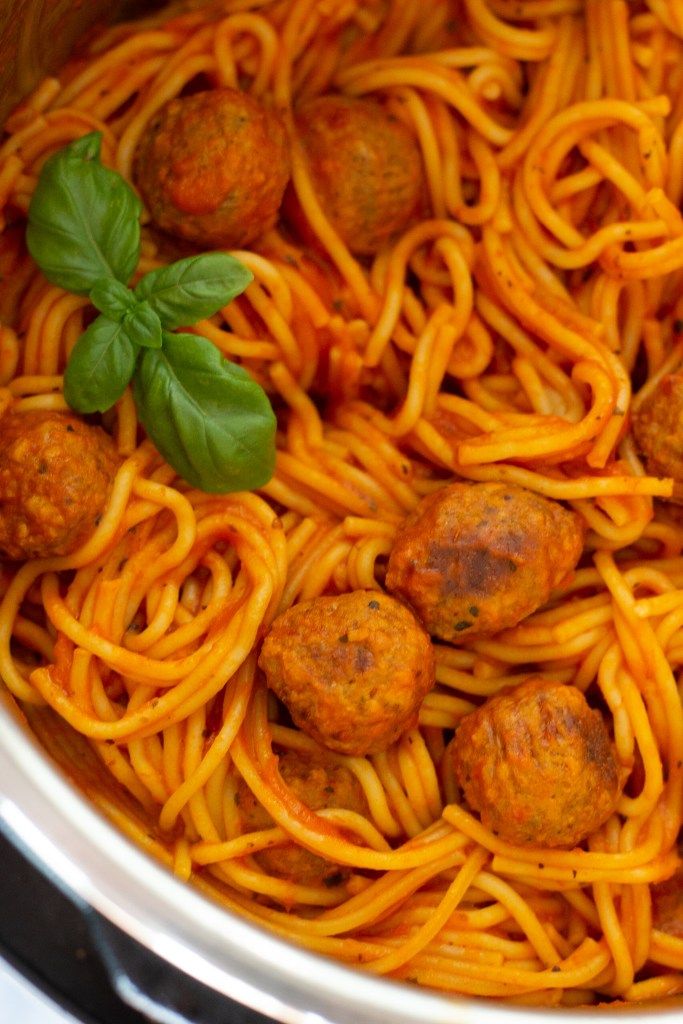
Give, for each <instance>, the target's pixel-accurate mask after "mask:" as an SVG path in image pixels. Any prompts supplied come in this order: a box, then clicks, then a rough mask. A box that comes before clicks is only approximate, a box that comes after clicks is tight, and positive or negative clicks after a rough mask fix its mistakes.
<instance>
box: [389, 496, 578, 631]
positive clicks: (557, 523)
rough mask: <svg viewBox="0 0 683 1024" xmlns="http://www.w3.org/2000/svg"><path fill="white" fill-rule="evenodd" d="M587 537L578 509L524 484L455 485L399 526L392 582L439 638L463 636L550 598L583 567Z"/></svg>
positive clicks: (510, 622) (499, 625)
mask: <svg viewBox="0 0 683 1024" xmlns="http://www.w3.org/2000/svg"><path fill="white" fill-rule="evenodd" d="M583 536H584V530H583V526H582V521H581V519H580V518H579V516H577V515H576V513H574V512H569V511H567V510H566V509H564V508H563V507H562V506H561V505H559V504H558V503H557V502H555V501H551V500H549V499H548V498H543V497H540V496H539V495H538V494H534V493H532V492H531V491H527V490H525V489H524V488H522V487H515V486H509V485H507V484H497V483H490V484H470V483H456V484H450V485H448V486H447V487H443V488H441V489H440V490H438V491H435V492H434V493H433V494H430V495H429V497H427V498H424V499H423V500H422V501H421V502H420V504H419V505H418V506H417V508H416V509H415V511H414V512H413V513H412V514H411V515H410V516H409V517H408V518H407V519H406V521H405V522H404V524H403V526H402V527H401V528H400V529H399V531H398V534H397V536H396V539H395V541H394V545H393V549H392V551H391V555H390V556H389V564H388V568H387V577H386V586H387V589H388V590H390V591H391V592H392V593H394V594H396V595H397V596H398V597H400V598H402V599H403V600H404V601H407V602H408V603H409V604H410V605H411V606H412V607H413V608H414V609H415V611H416V612H417V614H418V616H419V618H420V619H422V622H423V623H424V625H425V627H426V628H427V630H428V631H429V632H430V633H431V634H432V635H433V636H437V637H440V638H441V639H442V640H450V641H456V642H457V641H461V642H462V641H463V640H465V639H470V638H471V637H473V636H481V635H482V634H488V633H495V632H497V631H498V630H501V629H505V628H507V627H509V626H515V625H517V623H518V622H520V620H521V619H523V618H525V617H526V616H527V615H530V614H531V613H532V612H533V611H535V610H536V609H537V608H538V607H540V605H542V604H544V603H545V602H546V601H547V600H548V597H549V596H550V591H551V589H552V588H553V587H556V586H557V585H558V584H559V583H561V582H562V581H563V580H564V579H565V578H566V577H567V575H568V574H569V573H570V572H571V570H572V569H573V568H574V567H575V565H576V563H577V561H578V559H579V556H580V554H581V550H582V547H583Z"/></svg>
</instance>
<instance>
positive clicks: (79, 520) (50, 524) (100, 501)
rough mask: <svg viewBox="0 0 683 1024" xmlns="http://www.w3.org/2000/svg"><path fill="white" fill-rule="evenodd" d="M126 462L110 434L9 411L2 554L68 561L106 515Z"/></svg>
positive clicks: (3, 437) (0, 429)
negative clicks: (117, 476)
mask: <svg viewBox="0 0 683 1024" xmlns="http://www.w3.org/2000/svg"><path fill="white" fill-rule="evenodd" d="M118 464H119V459H118V456H117V454H116V449H115V447H114V444H113V442H112V440H111V438H110V437H109V435H108V434H105V432H104V431H103V430H101V429H100V428H99V427H90V426H88V425H87V424H86V423H84V422H83V421H82V420H81V419H79V418H78V417H77V416H72V415H69V414H67V413H61V412H43V411H33V412H15V411H10V412H8V413H6V415H5V416H3V418H2V420H0V551H3V552H4V553H5V555H7V556H8V557H9V558H47V557H49V556H52V555H68V554H70V553H71V552H72V551H74V550H75V549H76V548H77V547H79V546H80V545H81V544H83V543H84V542H85V541H86V540H87V539H88V537H89V536H90V534H91V533H92V532H93V530H94V529H95V526H96V523H97V519H98V517H99V516H100V515H101V513H102V511H103V509H104V507H105V505H106V504H107V499H108V498H109V492H110V490H111V485H112V481H113V479H114V475H115V473H116V470H117V468H118Z"/></svg>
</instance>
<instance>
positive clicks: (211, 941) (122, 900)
mask: <svg viewBox="0 0 683 1024" xmlns="http://www.w3.org/2000/svg"><path fill="white" fill-rule="evenodd" d="M0 818H1V819H2V821H3V822H4V825H5V826H6V828H7V829H8V830H9V831H10V832H11V833H12V834H13V835H14V837H15V838H16V839H17V840H18V841H19V843H20V844H22V845H23V846H24V847H25V848H26V849H27V850H28V851H30V853H31V855H32V857H33V859H34V860H35V861H36V862H37V863H38V864H39V865H40V866H42V867H43V868H44V870H46V871H47V873H48V874H50V875H51V876H52V877H53V879H54V880H55V881H56V882H57V883H58V884H59V885H60V886H61V887H62V888H64V889H65V890H66V891H68V892H70V893H71V894H73V895H75V896H77V897H79V898H80V899H82V900H83V901H84V902H86V903H87V904H88V905H90V906H92V907H93V908H94V909H96V910H97V911H99V913H101V914H102V915H103V916H104V917H105V918H106V919H107V920H109V921H111V922H112V923H113V924H114V925H116V926H118V927H119V928H120V929H121V930H122V931H124V932H125V933H126V934H128V935H130V936H131V937H132V938H134V939H136V940H137V941H138V942H140V943H141V944H142V945H143V946H145V947H146V948H147V949H149V950H151V951H152V952H153V953H155V954H157V955H158V956H160V957H161V958H162V959H164V960H166V961H167V962H169V963H170V964H172V965H174V966H175V967H179V968H180V969H181V970H183V971H185V973H187V974H189V975H190V976H192V977H193V978H195V979H197V980H198V981H201V982H203V983H204V984H206V985H208V986H209V987H210V988H212V989H213V990H214V991H217V992H219V993H221V994H223V995H225V996H227V997H228V998H230V999H233V1000H236V1001H237V1002H240V1003H242V1004H244V1005H246V1006H249V1007H250V1008H252V1009H254V1010H257V1011H258V1012H260V1013H262V1014H264V1015H266V1016H269V1017H272V1018H273V1019H275V1020H278V1021H281V1022H283V1024H380V1022H382V1024H384V1022H386V1021H387V1020H388V1019H390V1020H391V1021H392V1022H395V1024H417V1022H426V1021H429V1022H430V1024H521V1022H522V1021H527V1020H529V1019H531V1018H533V1017H539V1018H544V1019H547V1017H548V1016H549V1011H548V1010H547V1009H545V1010H542V1009H541V1010H534V1009H527V1008H524V1007H513V1006H504V1005H501V1004H497V1003H492V1002H484V1001H480V1000H475V999H466V998H463V999H453V998H450V997H442V996H438V995H434V994H432V993H429V992H427V991H424V990H419V989H416V988H413V987H412V986H409V985H403V984H398V983H396V982H392V981H388V980H385V979H380V978H376V977H373V976H372V975H368V974H364V973H362V972H360V971H355V970H352V969H350V968H347V967H345V966H343V965H341V964H338V963H335V962H333V961H330V960H327V959H325V958H322V957H319V956H317V955H316V954H313V953H310V952H308V951H306V950H303V949H300V948H297V947H295V946H292V945H290V944H289V943H287V942H285V941H284V940H282V939H280V938H278V937H276V936H274V935H272V934H270V933H268V932H266V931H264V930H262V929H261V928H259V927H257V926H255V925H252V924H250V923H249V922H247V921H245V920H243V919H241V918H239V917H237V916H236V915H233V914H231V913H229V912H228V911H226V910H225V909H223V908H222V907H220V906H218V905H217V904H214V903H212V902H211V901H210V900H209V899H207V898H205V897H204V896H203V895H202V894H201V893H200V892H198V891H196V890H194V889H193V888H192V887H191V886H189V885H186V884H184V883H182V882H181V881H179V880H178V879H176V878H175V877H173V875H171V874H170V873H169V872H168V871H167V870H166V869H165V868H164V867H163V866H161V865H159V864H158V863H156V862H155V861H154V860H153V859H152V858H151V857H149V856H148V855H147V854H145V853H144V852H143V851H141V850H140V849H138V848H137V847H136V846H135V845H134V844H133V843H131V842H130V841H129V840H128V839H127V838H126V837H125V836H123V835H122V834H121V833H119V832H118V831H117V830H116V829H115V828H114V826H113V825H111V824H110V823H109V822H108V821H107V820H106V819H105V818H104V817H103V816H101V815H100V814H99V812H97V811H96V810H95V809H94V808H93V807H92V806H91V805H90V804H89V803H88V802H87V800H86V799H85V798H84V797H83V796H82V795H81V794H80V793H79V792H78V791H77V790H76V789H75V788H74V787H73V786H72V785H71V784H70V783H69V782H68V781H67V780H66V779H65V778H64V776H63V775H62V774H61V773H60V772H59V771H58V769H56V767H55V766H54V764H53V763H52V762H51V761H50V760H49V759H48V757H47V756H46V754H45V753H44V752H43V751H42V750H41V748H40V747H39V745H38V744H37V742H36V741H35V740H34V739H33V738H32V737H31V736H29V735H28V734H27V732H26V730H25V729H24V728H23V727H22V726H21V724H20V723H19V722H18V721H17V720H16V718H15V716H14V715H13V714H11V713H10V711H9V710H8V708H7V707H6V706H3V704H2V703H0ZM618 1010H619V1013H620V1014H625V1015H628V1016H629V1018H630V1019H633V1018H637V1019H640V1020H648V1021H652V1020H654V1019H657V1020H658V1021H662V1022H666V1024H668V1022H671V1024H673V1022H674V1021H680V1020H681V1009H680V1005H679V1006H660V1007H657V1006H649V1007H647V1008H643V1007H642V1006H641V1007H634V1008H633V1009H631V1008H630V1007H624V1006H620V1007H619V1008H618ZM604 1012H605V1010H604V1009H601V1010H599V1011H595V1010H593V1011H591V1010H590V1009H588V1010H553V1011H550V1013H551V1014H552V1015H554V1016H557V1017H558V1019H559V1020H561V1021H562V1022H563V1024H567V1022H574V1021H575V1022H578V1021H585V1019H586V1016H592V1015H593V1014H594V1013H595V1014H597V1013H599V1014H600V1015H602V1014H603V1013H604Z"/></svg>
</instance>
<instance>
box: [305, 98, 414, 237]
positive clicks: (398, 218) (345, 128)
mask: <svg viewBox="0 0 683 1024" xmlns="http://www.w3.org/2000/svg"><path fill="white" fill-rule="evenodd" d="M296 127H297V131H298V134H299V138H300V140H301V143H302V145H303V148H304V151H305V154H306V157H307V161H308V169H309V173H310V175H311V180H312V183H313V188H314V190H315V193H316V195H317V197H318V200H319V202H320V204H321V206H322V208H323V211H324V213H325V216H326V217H327V218H328V219H329V221H330V223H331V224H332V226H333V227H334V228H335V230H336V231H337V233H338V234H339V235H340V236H341V238H342V239H343V241H344V242H345V243H346V245H347V246H348V247H349V249H350V250H351V252H354V253H357V254H359V255H372V254H373V253H376V252H377V251H378V250H379V249H381V247H382V246H383V245H384V243H385V242H386V241H387V240H388V239H389V238H390V237H391V236H392V235H394V234H396V233H397V232H398V231H402V230H403V229H404V228H405V227H406V226H407V224H408V223H409V221H410V220H411V218H412V217H413V216H414V214H415V212H416V210H417V207H418V205H419V202H420V197H421V194H422V159H421V156H420V152H419V150H418V148H417V145H416V143H415V141H414V139H413V136H412V135H411V133H410V132H409V130H408V129H407V128H406V126H405V125H404V124H402V123H401V122H400V121H398V120H397V119H396V118H394V117H392V116H391V115H389V114H387V113H386V111H384V110H383V109H382V107H380V106H379V105H378V104H376V103H371V102H368V101H366V100H355V99H349V98H348V97H346V96H322V97H320V98H318V99H314V100H309V101H308V102H306V103H303V104H302V105H301V106H300V107H299V108H298V110H297V112H296ZM287 206H288V210H289V211H290V214H291V216H292V218H293V220H294V222H295V223H296V224H297V226H299V227H304V231H305V230H306V229H305V225H302V223H301V222H302V217H301V214H300V211H299V210H298V207H297V204H296V201H295V199H294V197H293V195H292V194H291V193H290V195H289V196H288V204H287Z"/></svg>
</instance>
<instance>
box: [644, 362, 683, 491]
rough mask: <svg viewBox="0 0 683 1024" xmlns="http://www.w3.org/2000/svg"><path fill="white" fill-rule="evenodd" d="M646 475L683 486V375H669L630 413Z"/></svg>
mask: <svg viewBox="0 0 683 1024" xmlns="http://www.w3.org/2000/svg"><path fill="white" fill-rule="evenodd" d="M633 436H634V438H635V441H636V445H637V446H638V449H639V451H640V452H641V453H642V455H643V457H644V459H645V465H646V467H647V471H648V473H651V474H652V475H653V476H671V477H673V478H674V480H678V481H680V482H681V483H683V373H669V374H667V375H666V376H665V377H662V379H661V381H660V382H659V384H658V385H657V387H656V388H655V390H654V391H653V392H652V394H650V395H648V397H647V398H646V399H645V401H644V402H643V403H642V405H641V406H640V408H639V409H638V410H637V411H636V412H635V413H634V414H633Z"/></svg>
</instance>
